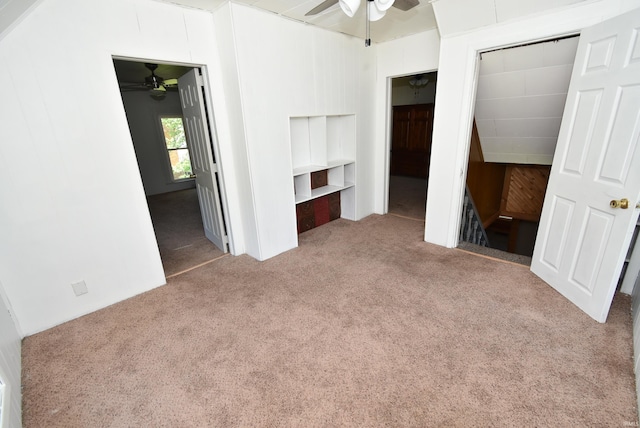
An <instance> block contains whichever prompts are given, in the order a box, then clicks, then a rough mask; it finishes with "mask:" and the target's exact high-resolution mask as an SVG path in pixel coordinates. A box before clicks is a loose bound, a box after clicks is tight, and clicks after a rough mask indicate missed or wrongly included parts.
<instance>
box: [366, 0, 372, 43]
mask: <svg viewBox="0 0 640 428" xmlns="http://www.w3.org/2000/svg"><path fill="white" fill-rule="evenodd" d="M372 1H373V0H367V13H366V20H367V23H366V27H365V28H366V32H367V35H366V39H365V40H364V46H365V47H369V46H371V21H370V20H369V9H370V7H371V2H372Z"/></svg>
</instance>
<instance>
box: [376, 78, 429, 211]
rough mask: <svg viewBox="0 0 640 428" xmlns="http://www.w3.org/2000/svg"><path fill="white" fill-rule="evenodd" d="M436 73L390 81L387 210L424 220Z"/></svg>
mask: <svg viewBox="0 0 640 428" xmlns="http://www.w3.org/2000/svg"><path fill="white" fill-rule="evenodd" d="M436 81H437V72H429V73H419V74H415V75H410V76H405V77H396V78H393V79H392V80H391V109H392V115H391V118H392V120H391V152H390V156H389V159H390V166H389V199H388V201H389V205H388V210H387V212H388V213H389V214H393V215H398V216H402V217H406V218H410V219H415V220H418V221H424V219H425V209H426V201H427V181H428V177H429V165H430V158H431V137H432V131H433V111H434V101H435V94H436Z"/></svg>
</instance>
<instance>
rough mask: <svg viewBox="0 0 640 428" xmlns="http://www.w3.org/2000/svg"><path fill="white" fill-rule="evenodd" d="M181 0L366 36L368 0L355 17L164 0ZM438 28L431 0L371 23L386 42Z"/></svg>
mask: <svg viewBox="0 0 640 428" xmlns="http://www.w3.org/2000/svg"><path fill="white" fill-rule="evenodd" d="M160 1H165V2H168V3H176V4H181V5H183V6H190V7H194V8H198V9H205V10H215V9H217V8H219V7H220V6H221V5H223V4H225V3H227V2H232V3H238V4H245V5H248V6H252V7H256V8H258V9H263V10H267V11H269V12H273V13H276V14H278V15H281V16H283V17H286V18H290V19H293V20H296V21H301V22H306V23H309V24H312V25H315V26H318V27H321V28H325V29H327V30H330V31H336V32H339V33H344V34H349V35H352V36H356V37H358V38H361V39H364V38H365V26H366V19H365V10H366V7H365V5H366V0H362V3H361V5H360V8H359V9H358V11H357V12H356V14H355V15H354V17H353V18H349V17H348V16H346V15H345V14H344V13H343V12H342V9H340V6H339V5H338V3H337V2H336V4H335V5H334V6H331V7H330V8H328V9H326V10H325V11H323V12H321V13H319V14H317V15H313V16H304V15H305V13H307V12H309V11H310V10H311V9H313V8H314V7H316V6H318V5H319V4H320V3H322V2H323V0H160ZM556 1H558V0H556ZM434 28H437V25H436V19H435V17H434V15H433V8H432V7H431V3H430V2H429V0H420V4H419V5H418V6H416V7H414V8H412V9H410V10H408V11H406V12H404V11H402V10H400V9H398V8H395V7H392V8H390V9H389V10H388V11H387V13H386V15H385V16H384V17H383V18H382V19H381V20H379V21H375V22H372V23H371V41H372V42H374V43H375V42H383V41H388V40H393V39H397V38H400V37H405V36H409V35H411V34H417V33H422V32H424V31H428V30H432V29H434Z"/></svg>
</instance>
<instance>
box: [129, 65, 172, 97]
mask: <svg viewBox="0 0 640 428" xmlns="http://www.w3.org/2000/svg"><path fill="white" fill-rule="evenodd" d="M144 66H145V67H147V68H148V69H149V71H151V75H149V76H147V77H145V78H144V82H140V83H125V84H122V85H120V89H122V90H124V91H150V92H151V94H150V95H151V96H152V97H153V98H156V99H163V98H164V97H165V96H166V92H167V89H174V88H177V87H178V79H163V78H162V77H160V76H158V75H156V74H155V70H156V69H157V68H158V64H152V63H145V64H144Z"/></svg>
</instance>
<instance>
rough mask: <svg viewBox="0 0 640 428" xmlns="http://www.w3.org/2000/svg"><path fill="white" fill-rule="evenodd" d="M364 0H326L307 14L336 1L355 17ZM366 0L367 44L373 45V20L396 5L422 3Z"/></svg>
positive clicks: (407, 6)
mask: <svg viewBox="0 0 640 428" xmlns="http://www.w3.org/2000/svg"><path fill="white" fill-rule="evenodd" d="M361 2H362V0H325V1H323V2H322V3H320V4H319V5H318V6H316V7H314V8H313V9H311V10H310V11H309V12H307V13H306V14H305V16H311V15H316V14H318V13H320V12H322V11H324V10H326V9H328V8H330V7H331V6H333V5H335V4H336V3H338V4H340V8H341V9H342V11H343V12H344V13H345V15H347V16H348V17H349V18H353V15H355V13H356V11H357V10H358V8H359V7H360V3H361ZM364 2H365V8H366V13H365V19H366V30H365V32H366V35H365V39H364V45H365V46H371V28H370V23H371V21H377V20H379V19H380V18H382V17H383V16H384V15H385V14H386V13H387V9H389V8H390V7H391V6H394V7H396V8H398V9H400V10H402V11H408V10H410V9H413V8H414V7H416V6H418V5H419V4H420V0H364Z"/></svg>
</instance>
